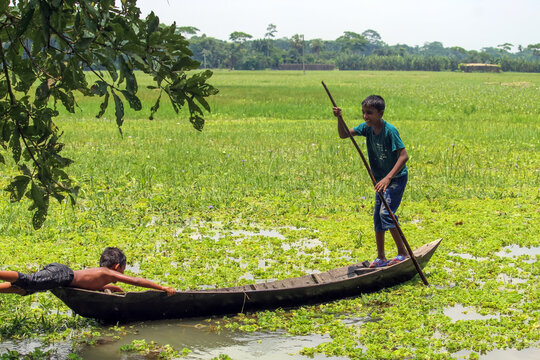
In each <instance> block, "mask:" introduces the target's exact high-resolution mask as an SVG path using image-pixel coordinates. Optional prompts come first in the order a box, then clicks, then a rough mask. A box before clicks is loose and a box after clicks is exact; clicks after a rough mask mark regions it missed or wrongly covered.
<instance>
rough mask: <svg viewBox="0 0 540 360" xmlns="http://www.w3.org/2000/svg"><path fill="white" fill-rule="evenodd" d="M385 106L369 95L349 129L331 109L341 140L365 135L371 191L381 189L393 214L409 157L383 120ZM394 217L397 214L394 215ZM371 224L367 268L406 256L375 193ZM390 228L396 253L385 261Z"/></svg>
mask: <svg viewBox="0 0 540 360" xmlns="http://www.w3.org/2000/svg"><path fill="white" fill-rule="evenodd" d="M384 109H385V103H384V99H383V98H382V97H380V96H378V95H370V96H368V97H367V98H365V99H364V101H362V115H363V118H364V121H365V122H364V123H362V124H360V125H358V126H357V127H355V128H353V129H348V130H347V128H346V127H345V124H344V122H343V121H342V120H341V109H340V108H338V107H335V108H334V115H335V116H337V117H338V133H339V137H340V138H342V139H345V138H348V137H349V133H350V135H352V136H355V135H362V136H365V137H366V145H367V151H368V157H369V164H370V166H371V170H372V172H373V175H374V177H375V180H376V185H375V190H376V191H377V192H382V193H383V194H384V195H383V196H384V199H385V200H386V202H387V204H388V206H389V207H390V209H391V210H392V212H393V213H394V214H395V212H396V210H397V209H398V206H399V204H400V203H401V198H402V197H403V192H404V191H405V185H406V184H407V166H406V165H405V163H406V162H407V160H409V156H408V155H407V151H405V145H403V142H402V141H401V138H400V137H399V133H398V131H397V129H396V128H395V127H394V126H393V125H391V124H389V123H387V122H386V121H384V120H383V118H382V117H383V114H384ZM396 218H397V217H396ZM373 222H374V225H375V240H376V242H377V258H376V259H375V260H374V261H373V262H372V263H371V264H370V265H369V267H372V268H373V267H382V266H387V265H393V264H397V263H399V262H401V261H403V260H405V259H406V258H407V257H408V254H407V250H406V248H405V246H404V245H403V241H402V240H401V236H400V235H399V231H398V229H397V228H396V225H395V224H394V222H393V221H392V217H391V216H390V214H389V213H388V211H387V210H386V208H385V206H384V204H382V202H381V199H380V198H379V196H378V195H375V211H374V213H373ZM386 230H389V231H390V234H392V237H393V238H394V241H395V243H396V247H397V250H398V255H397V256H396V257H395V258H393V259H392V260H390V261H388V260H387V259H386V255H385V253H384V234H385V232H386Z"/></svg>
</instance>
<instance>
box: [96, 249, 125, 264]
mask: <svg viewBox="0 0 540 360" xmlns="http://www.w3.org/2000/svg"><path fill="white" fill-rule="evenodd" d="M115 265H119V266H120V267H122V266H126V255H124V253H123V252H122V250H120V249H119V248H116V247H107V248H105V250H103V253H102V254H101V257H100V258H99V266H101V267H107V268H113V267H114V266H115Z"/></svg>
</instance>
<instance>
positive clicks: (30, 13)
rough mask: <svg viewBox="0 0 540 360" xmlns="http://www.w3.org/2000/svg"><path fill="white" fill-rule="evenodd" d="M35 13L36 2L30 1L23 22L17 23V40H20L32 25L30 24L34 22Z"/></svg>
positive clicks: (25, 9) (22, 18)
mask: <svg viewBox="0 0 540 360" xmlns="http://www.w3.org/2000/svg"><path fill="white" fill-rule="evenodd" d="M34 11H35V2H33V1H30V2H29V3H28V5H27V6H26V7H25V8H24V13H23V15H22V17H21V21H19V22H18V23H17V26H16V32H15V38H18V37H20V36H21V35H22V34H24V32H25V31H26V29H27V28H28V25H30V23H31V22H32V17H33V16H34Z"/></svg>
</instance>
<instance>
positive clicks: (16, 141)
mask: <svg viewBox="0 0 540 360" xmlns="http://www.w3.org/2000/svg"><path fill="white" fill-rule="evenodd" d="M9 147H10V148H11V154H12V155H13V160H15V162H16V163H18V162H19V160H21V142H20V135H19V131H17V130H15V131H14V132H13V134H12V135H11V139H10V140H9Z"/></svg>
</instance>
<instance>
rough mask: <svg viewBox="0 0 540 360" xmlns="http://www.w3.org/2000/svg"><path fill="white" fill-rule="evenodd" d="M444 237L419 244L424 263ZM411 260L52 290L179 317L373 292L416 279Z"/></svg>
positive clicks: (81, 305) (100, 309)
mask: <svg viewBox="0 0 540 360" xmlns="http://www.w3.org/2000/svg"><path fill="white" fill-rule="evenodd" d="M440 241H441V240H440V239H439V240H436V241H433V242H431V243H429V244H426V245H424V246H422V247H421V248H419V249H417V250H415V256H416V259H417V261H418V263H419V264H420V266H421V267H424V266H425V265H426V264H427V263H428V261H429V260H430V258H431V256H432V255H433V253H434V252H435V250H436V249H437V247H438V246H439V243H440ZM416 274H417V271H416V268H415V267H414V264H413V263H412V261H411V260H410V259H409V260H406V261H404V262H401V263H399V264H396V265H392V266H388V267H383V268H377V269H369V268H366V267H365V266H364V265H363V264H362V263H358V264H353V265H350V266H345V267H342V268H339V269H334V270H330V271H327V272H324V273H319V274H312V275H306V276H302V277H298V278H294V279H285V280H280V281H275V282H269V283H262V284H253V285H245V286H238V287H231V288H223V289H215V290H195V291H181V292H178V293H176V294H174V295H172V296H167V295H166V293H165V292H160V291H143V292H127V293H120V294H108V293H104V292H99V291H90V290H83V289H77V288H69V287H65V288H57V289H54V290H52V292H53V294H54V295H56V296H57V297H58V298H59V299H60V300H62V301H63V302H64V303H65V304H66V305H67V306H68V307H70V308H71V309H72V310H73V311H74V312H75V313H77V314H79V315H81V316H84V317H89V318H95V319H99V320H102V321H105V322H129V321H140V320H158V319H177V318H188V317H201V316H212V315H225V314H237V313H242V312H252V311H258V310H264V309H276V308H289V307H296V306H301V305H310V304H316V303H323V302H327V301H331V300H336V299H341V298H347V297H353V296H357V295H360V294H362V293H368V292H374V291H377V290H380V289H382V288H385V287H390V286H393V285H396V284H399V283H402V282H405V281H408V280H410V279H412V278H413V277H414V276H415V275H416Z"/></svg>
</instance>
